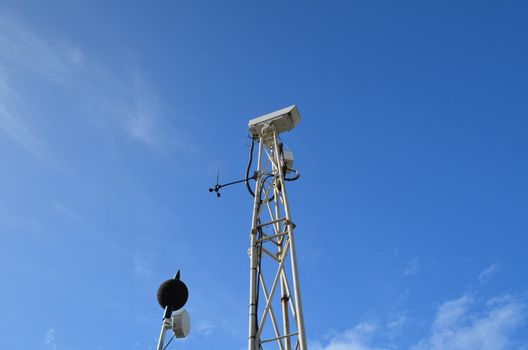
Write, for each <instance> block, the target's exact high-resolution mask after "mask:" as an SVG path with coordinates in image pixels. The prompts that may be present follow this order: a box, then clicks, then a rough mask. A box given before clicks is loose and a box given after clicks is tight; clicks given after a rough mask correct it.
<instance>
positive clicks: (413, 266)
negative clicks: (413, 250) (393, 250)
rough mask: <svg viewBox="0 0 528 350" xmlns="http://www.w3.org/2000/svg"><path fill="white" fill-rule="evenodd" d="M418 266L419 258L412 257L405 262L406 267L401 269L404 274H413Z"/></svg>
mask: <svg viewBox="0 0 528 350" xmlns="http://www.w3.org/2000/svg"><path fill="white" fill-rule="evenodd" d="M419 267H420V259H418V258H414V259H412V260H410V261H409V262H408V263H407V267H406V268H405V270H403V275H404V276H406V277H407V276H413V275H415V274H416V273H417V272H418V268H419Z"/></svg>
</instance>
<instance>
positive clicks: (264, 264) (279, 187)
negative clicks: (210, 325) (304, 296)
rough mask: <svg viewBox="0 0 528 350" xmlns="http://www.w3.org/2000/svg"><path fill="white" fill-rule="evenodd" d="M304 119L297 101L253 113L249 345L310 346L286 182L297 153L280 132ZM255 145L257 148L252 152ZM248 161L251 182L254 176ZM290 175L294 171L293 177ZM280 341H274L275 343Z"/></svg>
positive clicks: (256, 349)
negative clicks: (287, 146) (262, 113)
mask: <svg viewBox="0 0 528 350" xmlns="http://www.w3.org/2000/svg"><path fill="white" fill-rule="evenodd" d="M299 121H300V116H299V113H298V111H297V108H296V107H295V106H291V107H287V108H284V109H282V110H279V111H277V112H274V113H270V114H267V115H265V116H262V117H259V118H256V119H253V120H251V121H250V122H249V132H250V134H251V137H252V142H253V145H254V144H255V143H257V144H258V151H257V166H256V167H257V169H256V171H255V173H254V175H253V177H252V179H255V187H254V191H252V190H251V188H250V187H249V185H248V189H249V190H250V192H251V193H252V194H253V196H254V202H253V215H252V222H251V231H250V247H249V251H248V253H249V256H250V270H249V271H250V273H249V339H248V350H261V349H265V348H266V347H268V348H275V349H277V348H278V349H280V350H306V349H307V344H306V334H305V329H304V317H303V311H302V302H301V289H300V285H299V274H298V268H297V256H296V251H295V240H294V229H295V224H294V222H293V219H292V216H291V213H290V206H289V202H288V195H287V191H286V187H287V186H286V184H287V182H288V181H293V180H296V179H297V178H298V177H299V174H298V173H297V171H295V170H293V154H292V152H290V151H287V150H285V149H284V145H283V143H282V142H281V141H280V139H279V134H280V133H282V132H284V131H289V130H291V129H293V128H294V127H295V125H297V124H298V123H299ZM253 145H252V150H251V152H253ZM251 159H252V155H251V157H250V164H249V165H248V171H247V174H246V182H248V180H249V179H250V178H249V170H250V167H251ZM288 176H290V177H288ZM272 344H275V345H272Z"/></svg>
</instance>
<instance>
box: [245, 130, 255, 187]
mask: <svg viewBox="0 0 528 350" xmlns="http://www.w3.org/2000/svg"><path fill="white" fill-rule="evenodd" d="M253 148H255V140H254V139H253V138H252V139H251V149H250V150H249V162H248V165H247V168H246V187H247V190H248V192H249V194H251V196H252V197H255V192H253V190H252V189H251V186H250V185H249V171H250V170H251V163H253Z"/></svg>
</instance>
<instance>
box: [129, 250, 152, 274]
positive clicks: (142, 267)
mask: <svg viewBox="0 0 528 350" xmlns="http://www.w3.org/2000/svg"><path fill="white" fill-rule="evenodd" d="M132 269H133V271H134V274H135V275H136V276H138V277H140V278H142V279H150V278H152V277H153V276H154V275H155V273H154V269H153V267H152V263H151V262H150V261H149V260H148V259H147V258H145V257H144V256H141V255H139V254H135V255H134V261H133V264H132Z"/></svg>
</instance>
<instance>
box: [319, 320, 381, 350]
mask: <svg viewBox="0 0 528 350" xmlns="http://www.w3.org/2000/svg"><path fill="white" fill-rule="evenodd" d="M377 331H378V327H377V326H376V325H375V324H374V323H368V322H362V323H359V324H358V325H357V326H355V327H354V328H352V329H349V330H346V331H344V332H343V333H339V334H336V335H334V336H333V337H332V338H331V339H330V340H329V341H328V342H327V344H326V345H321V344H312V348H315V349H316V350H381V349H383V348H382V347H379V346H376V345H374V344H373V337H374V335H376V332H377Z"/></svg>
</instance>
